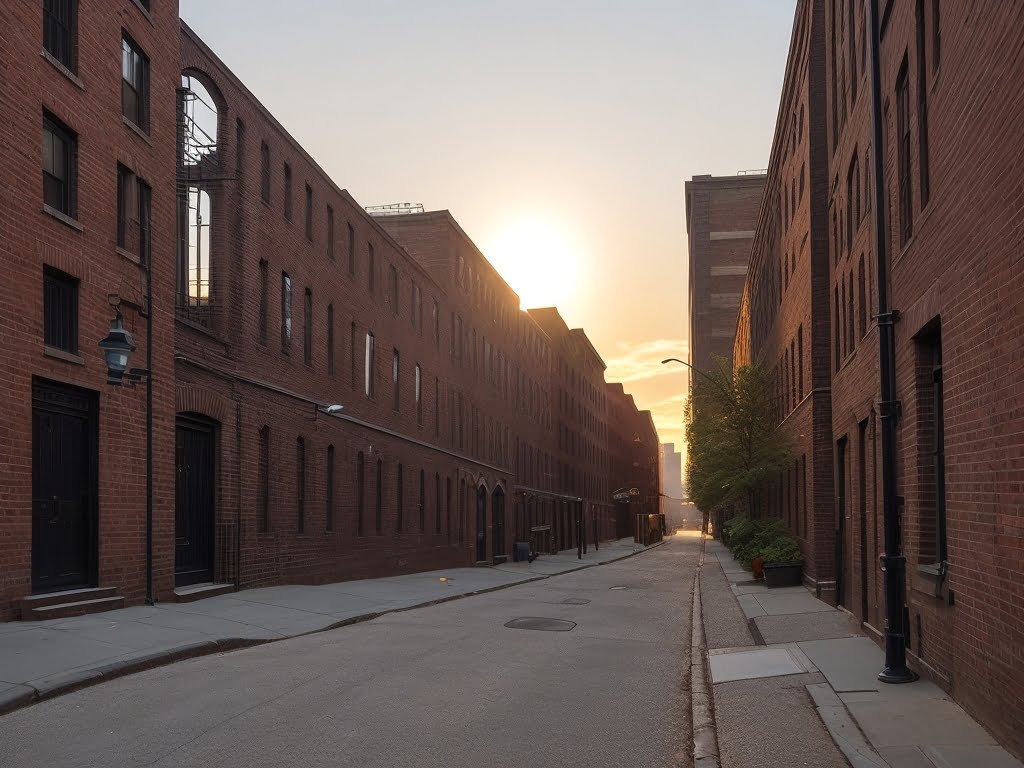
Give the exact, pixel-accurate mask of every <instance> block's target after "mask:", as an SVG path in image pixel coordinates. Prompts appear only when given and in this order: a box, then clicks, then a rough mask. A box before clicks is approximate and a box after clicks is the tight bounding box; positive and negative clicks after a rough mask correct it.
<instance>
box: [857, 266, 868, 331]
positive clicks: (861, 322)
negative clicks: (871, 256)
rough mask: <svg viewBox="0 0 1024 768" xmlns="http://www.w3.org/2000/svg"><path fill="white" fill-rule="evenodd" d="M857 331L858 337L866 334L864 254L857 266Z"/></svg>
mask: <svg viewBox="0 0 1024 768" xmlns="http://www.w3.org/2000/svg"><path fill="white" fill-rule="evenodd" d="M857 303H858V304H859V305H860V306H859V307H858V308H857V309H858V312H857V330H858V331H859V332H860V334H859V335H860V337H861V338H864V334H866V333H867V332H868V296H867V286H866V283H865V279H864V254H863V253H862V254H861V255H860V264H858V265H857Z"/></svg>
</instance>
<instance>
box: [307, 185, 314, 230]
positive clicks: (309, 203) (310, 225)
mask: <svg viewBox="0 0 1024 768" xmlns="http://www.w3.org/2000/svg"><path fill="white" fill-rule="evenodd" d="M306 239H307V240H312V239H313V188H312V187H311V186H309V184H307V185H306Z"/></svg>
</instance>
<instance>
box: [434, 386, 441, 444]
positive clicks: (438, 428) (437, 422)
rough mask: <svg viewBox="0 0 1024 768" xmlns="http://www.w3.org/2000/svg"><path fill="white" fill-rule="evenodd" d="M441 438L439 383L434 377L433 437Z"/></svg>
mask: <svg viewBox="0 0 1024 768" xmlns="http://www.w3.org/2000/svg"><path fill="white" fill-rule="evenodd" d="M440 436H441V382H440V381H439V380H438V378H437V377H436V376H435V377H434V437H440Z"/></svg>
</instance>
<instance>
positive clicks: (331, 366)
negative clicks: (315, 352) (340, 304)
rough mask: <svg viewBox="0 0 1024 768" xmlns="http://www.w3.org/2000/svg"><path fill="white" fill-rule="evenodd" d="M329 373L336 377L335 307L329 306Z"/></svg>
mask: <svg viewBox="0 0 1024 768" xmlns="http://www.w3.org/2000/svg"><path fill="white" fill-rule="evenodd" d="M327 373H328V374H330V375H331V376H333V375H334V305H333V304H328V305H327Z"/></svg>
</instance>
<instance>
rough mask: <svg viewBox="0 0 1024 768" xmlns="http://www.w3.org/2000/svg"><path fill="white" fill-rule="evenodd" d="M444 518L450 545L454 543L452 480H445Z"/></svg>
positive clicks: (448, 478)
mask: <svg viewBox="0 0 1024 768" xmlns="http://www.w3.org/2000/svg"><path fill="white" fill-rule="evenodd" d="M444 494H445V495H444V516H445V530H446V531H447V532H448V543H449V544H451V543H452V479H451V478H450V477H446V478H445V479H444Z"/></svg>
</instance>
